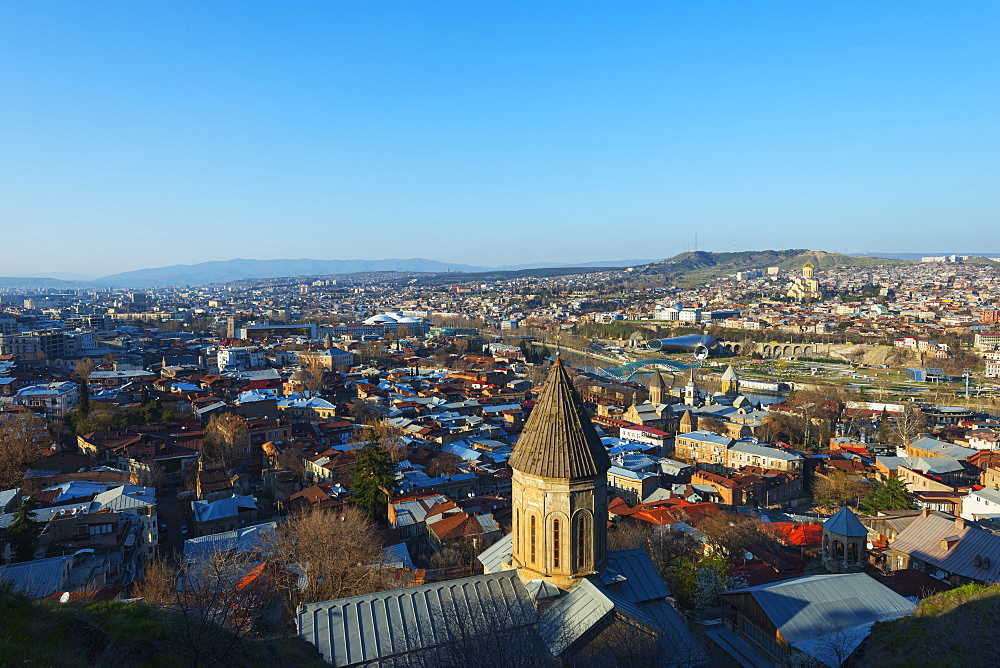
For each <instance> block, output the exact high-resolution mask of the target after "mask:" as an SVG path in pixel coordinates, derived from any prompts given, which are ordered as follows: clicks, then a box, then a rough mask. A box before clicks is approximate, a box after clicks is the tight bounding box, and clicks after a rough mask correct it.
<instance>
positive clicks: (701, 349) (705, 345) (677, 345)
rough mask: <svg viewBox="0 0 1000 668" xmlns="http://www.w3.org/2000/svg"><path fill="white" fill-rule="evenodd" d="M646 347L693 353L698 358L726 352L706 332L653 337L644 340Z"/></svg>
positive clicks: (663, 350)
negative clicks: (649, 339)
mask: <svg viewBox="0 0 1000 668" xmlns="http://www.w3.org/2000/svg"><path fill="white" fill-rule="evenodd" d="M646 347H647V348H649V349H650V350H655V351H657V352H661V353H694V356H695V357H697V358H698V359H705V358H706V357H721V356H722V355H724V354H725V353H726V350H725V348H723V347H722V344H720V343H719V342H718V341H717V340H716V339H715V337H714V336H709V335H708V334H689V335H687V336H675V337H673V338H672V339H653V340H651V341H647V342H646Z"/></svg>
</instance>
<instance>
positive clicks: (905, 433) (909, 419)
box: [886, 406, 930, 446]
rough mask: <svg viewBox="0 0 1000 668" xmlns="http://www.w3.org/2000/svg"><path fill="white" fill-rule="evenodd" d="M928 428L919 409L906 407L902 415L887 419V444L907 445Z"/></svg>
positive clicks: (924, 415)
mask: <svg viewBox="0 0 1000 668" xmlns="http://www.w3.org/2000/svg"><path fill="white" fill-rule="evenodd" d="M929 426H930V421H929V420H928V419H927V415H926V414H925V413H924V412H923V411H921V410H920V409H919V408H916V407H911V406H907V407H906V408H905V409H904V410H903V412H902V413H899V414H895V415H893V416H891V417H890V418H889V419H888V423H887V425H886V434H887V435H888V437H889V444H890V445H895V446H900V445H905V444H906V443H909V442H910V441H911V440H912V439H913V438H914V437H915V436H916V435H917V434H920V433H921V432H923V431H924V430H926V429H927V428H928V427H929Z"/></svg>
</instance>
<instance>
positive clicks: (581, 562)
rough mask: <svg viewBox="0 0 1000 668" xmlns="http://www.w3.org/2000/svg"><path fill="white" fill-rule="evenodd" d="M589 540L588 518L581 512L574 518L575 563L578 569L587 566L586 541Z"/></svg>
mask: <svg viewBox="0 0 1000 668" xmlns="http://www.w3.org/2000/svg"><path fill="white" fill-rule="evenodd" d="M589 540H590V518H589V517H588V516H587V513H585V512H582V513H580V514H579V515H578V516H577V520H576V565H577V568H579V569H580V570H584V569H586V568H587V567H588V566H589V563H588V562H589V559H588V556H589V555H588V552H589V551H588V550H587V543H588V541H589Z"/></svg>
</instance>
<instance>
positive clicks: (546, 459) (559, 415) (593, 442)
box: [509, 358, 611, 478]
mask: <svg viewBox="0 0 1000 668" xmlns="http://www.w3.org/2000/svg"><path fill="white" fill-rule="evenodd" d="M509 463H510V467H511V468H512V469H515V470H517V471H520V472H521V473H527V474H529V475H535V476H539V477H542V478H593V477H595V476H604V474H605V473H607V471H608V469H609V468H611V459H610V458H609V457H608V451H607V450H606V449H605V448H604V445H603V444H602V443H601V439H600V437H599V436H598V435H597V431H596V430H595V429H594V425H593V424H592V423H591V421H590V418H589V417H588V416H587V414H586V412H585V411H584V408H583V403H582V402H581V401H580V397H579V396H578V395H577V393H576V390H575V389H573V382H572V381H571V380H570V377H569V374H568V373H567V372H566V368H565V367H564V366H563V364H562V361H561V360H560V359H559V358H556V363H555V364H553V365H552V371H550V372H549V377H548V378H547V379H546V380H545V387H543V388H542V392H541V394H540V395H539V397H538V401H537V402H535V407H534V408H533V409H532V410H531V415H530V416H529V417H528V421H527V423H526V424H525V425H524V430H523V431H522V432H521V437H520V438H519V439H518V441H517V445H516V446H515V448H514V454H513V455H511V458H510V461H509Z"/></svg>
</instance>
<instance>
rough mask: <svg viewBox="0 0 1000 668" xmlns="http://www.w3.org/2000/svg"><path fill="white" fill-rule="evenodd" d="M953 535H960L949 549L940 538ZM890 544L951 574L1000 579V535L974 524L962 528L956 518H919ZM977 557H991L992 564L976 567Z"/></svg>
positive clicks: (981, 580)
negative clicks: (987, 566) (985, 566)
mask: <svg viewBox="0 0 1000 668" xmlns="http://www.w3.org/2000/svg"><path fill="white" fill-rule="evenodd" d="M951 536H958V542H956V543H954V544H953V545H952V546H951V547H950V548H947V549H946V547H945V546H942V544H941V540H942V539H943V538H948V537H951ZM889 547H891V548H892V549H893V550H896V551H897V552H902V553H903V554H908V555H910V556H911V557H916V558H917V559H919V560H921V561H923V562H925V563H928V564H931V565H933V566H936V567H938V568H940V569H941V570H943V571H947V572H948V573H954V574H955V575H960V576H962V577H967V578H970V579H973V580H979V581H980V582H1000V536H997V535H995V534H993V533H992V532H989V531H986V530H984V529H980V528H978V527H975V526H973V525H972V524H971V523H968V524H966V526H965V528H964V529H960V528H959V525H958V524H956V522H955V521H953V520H950V519H948V518H946V517H941V516H939V515H934V514H931V515H929V516H928V517H922V516H920V517H916V518H914V519H913V521H912V522H910V524H909V526H907V527H906V528H905V529H903V530H902V531H901V532H899V535H897V536H896V540H894V541H892V543H890V544H889ZM976 557H979V558H980V564H982V563H983V561H982V559H983V558H988V559H989V560H990V561H989V564H990V567H989V568H982V567H981V566H976V565H975V560H976Z"/></svg>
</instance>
